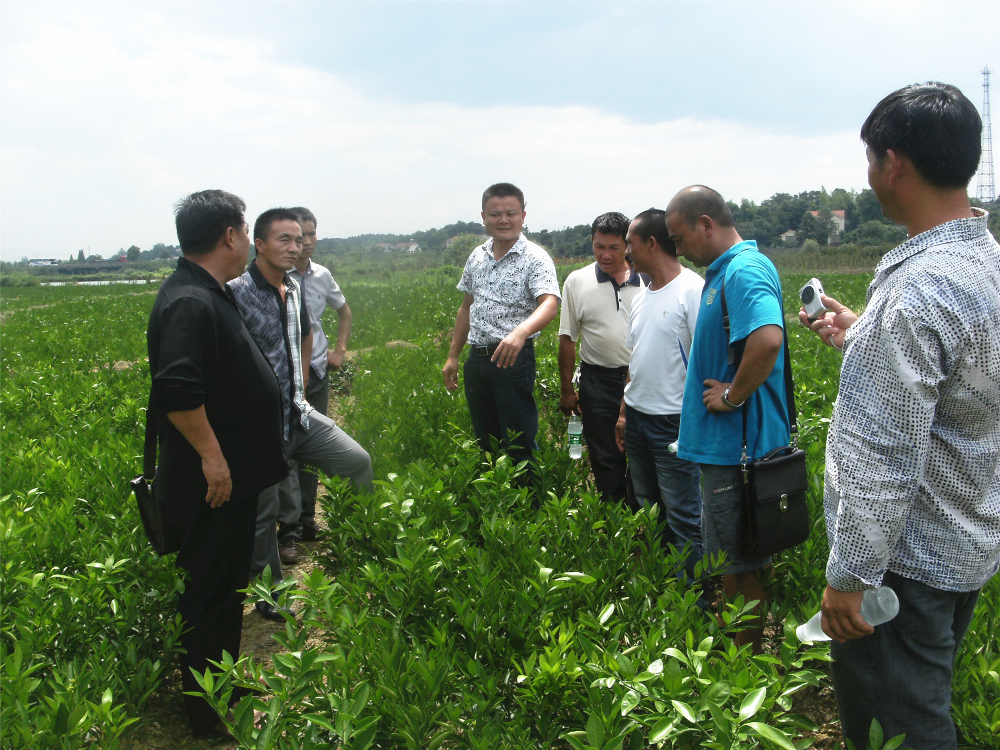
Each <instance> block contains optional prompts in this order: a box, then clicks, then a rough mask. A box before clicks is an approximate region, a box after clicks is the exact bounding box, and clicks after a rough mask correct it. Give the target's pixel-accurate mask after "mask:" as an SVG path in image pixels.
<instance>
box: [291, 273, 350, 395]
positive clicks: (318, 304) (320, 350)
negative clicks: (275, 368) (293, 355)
mask: <svg viewBox="0 0 1000 750" xmlns="http://www.w3.org/2000/svg"><path fill="white" fill-rule="evenodd" d="M288 275H289V276H291V277H292V278H293V279H295V280H296V281H297V282H298V283H299V287H300V288H301V289H302V299H303V301H304V302H305V304H306V309H307V310H308V311H309V323H310V325H311V326H312V336H313V351H312V362H311V363H310V364H311V365H312V368H313V369H314V370H315V371H316V374H318V375H319V376H320V378H323V377H325V376H326V352H327V349H328V348H329V346H330V342H329V341H327V338H326V333H325V332H324V331H323V321H322V320H321V318H322V317H323V312H324V311H325V310H326V308H327V307H329V308H331V309H333V310H339V309H341V308H342V307H343V306H344V305H346V304H347V300H346V299H345V298H344V293H343V292H342V291H340V287H339V286H338V285H337V282H336V281H334V280H333V275H332V274H331V273H330V271H329V270H328V269H327V268H326V267H325V266H321V265H319V264H318V263H313V262H312V261H311V260H310V261H309V268H307V269H306V272H305V274H302V273H300V272H299V271H298V269H296V268H293V269H292V270H291V271H289V272H288Z"/></svg>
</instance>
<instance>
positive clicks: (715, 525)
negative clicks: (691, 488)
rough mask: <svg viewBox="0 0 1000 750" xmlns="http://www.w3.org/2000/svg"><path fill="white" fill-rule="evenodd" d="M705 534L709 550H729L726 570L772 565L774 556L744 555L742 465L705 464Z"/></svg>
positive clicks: (751, 568) (702, 469)
mask: <svg viewBox="0 0 1000 750" xmlns="http://www.w3.org/2000/svg"><path fill="white" fill-rule="evenodd" d="M701 483H702V484H701V497H702V503H701V537H702V542H703V543H704V545H705V552H706V553H708V554H711V555H717V554H718V553H719V552H725V553H726V567H725V570H723V571H720V572H723V573H746V572H747V571H750V570H756V569H757V568H764V567H767V566H768V565H770V564H771V556H770V555H767V556H765V557H747V556H745V555H743V554H741V545H740V542H741V540H742V536H743V523H744V521H743V515H744V511H743V470H742V469H741V468H740V466H739V464H736V465H734V466H718V465H716V464H701Z"/></svg>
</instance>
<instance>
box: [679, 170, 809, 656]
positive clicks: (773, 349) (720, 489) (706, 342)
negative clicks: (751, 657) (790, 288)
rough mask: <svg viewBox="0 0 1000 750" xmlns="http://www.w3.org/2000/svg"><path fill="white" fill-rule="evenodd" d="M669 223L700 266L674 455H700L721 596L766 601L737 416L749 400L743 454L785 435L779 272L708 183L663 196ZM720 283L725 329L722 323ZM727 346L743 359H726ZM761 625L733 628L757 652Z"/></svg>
mask: <svg viewBox="0 0 1000 750" xmlns="http://www.w3.org/2000/svg"><path fill="white" fill-rule="evenodd" d="M666 223H667V231H668V232H669V234H670V239H672V240H673V241H674V243H675V244H676V245H677V254H678V255H679V256H683V257H685V258H687V259H688V260H689V261H691V262H692V263H694V264H695V265H696V266H699V267H705V266H707V269H706V271H705V288H704V290H703V291H702V294H701V306H700V308H699V311H698V323H697V326H696V327H695V332H694V341H693V343H692V346H691V357H690V359H689V361H688V371H687V379H686V380H685V384H684V401H683V405H682V409H681V426H680V433H679V437H678V441H677V443H678V448H677V455H678V456H679V457H680V458H683V459H686V460H688V461H694V462H696V463H698V464H700V465H701V473H702V499H703V502H702V505H703V511H702V537H703V542H704V546H705V552H708V553H711V554H713V555H714V554H718V553H719V552H725V553H726V559H727V561H728V564H727V566H726V569H725V570H726V573H725V575H724V576H723V590H724V592H725V595H726V596H727V597H730V598H731V597H734V596H735V595H737V594H742V595H743V597H744V599H745V600H746V601H752V600H757V601H760V602H763V601H764V600H766V599H767V594H766V593H765V591H764V588H763V586H762V585H761V581H760V578H759V574H760V572H761V569H762V568H766V567H769V566H770V564H771V558H770V557H748V556H745V555H743V554H742V552H741V549H740V538H739V537H740V535H739V532H740V521H741V518H742V505H743V474H742V471H741V461H742V458H743V417H742V414H741V411H742V406H743V404H744V403H746V405H747V445H746V459H747V460H752V459H754V458H760V457H761V456H763V455H764V454H766V453H767V452H768V451H770V450H772V449H773V448H777V447H779V446H782V445H787V444H788V441H789V423H788V409H787V406H786V404H785V386H784V377H785V374H784V359H783V356H782V350H781V348H782V346H783V345H784V332H783V326H784V315H783V313H782V307H781V282H780V281H779V279H778V272H777V270H775V268H774V265H773V264H772V263H771V261H769V260H768V259H767V258H766V257H765V256H764V255H763V254H761V253H760V252H758V251H757V243H756V242H753V241H752V240H751V241H746V242H744V241H743V238H742V237H740V235H739V234H738V233H737V231H736V227H735V226H734V224H733V217H732V214H731V213H730V211H729V207H728V206H727V205H726V202H725V200H723V198H722V196H721V195H719V194H718V193H717V192H716V191H714V190H712V189H711V188H707V187H705V186H704V185H692V186H691V187H687V188H684V189H683V190H681V191H680V192H679V193H678V194H677V195H675V196H674V197H673V199H672V200H671V201H670V205H668V206H667V218H666ZM723 289H725V295H726V305H727V308H728V311H729V321H730V330H729V337H728V339H727V338H726V333H725V329H724V328H723V325H722V298H721V295H722V294H723ZM730 346H732V347H733V348H734V349H736V350H738V351H740V352H742V357H741V358H740V359H739V360H738V361H739V367H738V368H737V367H734V366H733V365H730V364H729V363H728V361H729V357H728V350H729V347H730ZM763 632H764V631H763V628H762V627H761V628H753V629H750V630H745V631H743V632H742V633H739V634H737V637H736V643H737V645H743V644H744V643H751V644H752V645H753V649H754V652H755V653H760V650H761V639H762V637H763Z"/></svg>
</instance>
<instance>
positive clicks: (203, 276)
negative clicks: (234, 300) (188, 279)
mask: <svg viewBox="0 0 1000 750" xmlns="http://www.w3.org/2000/svg"><path fill="white" fill-rule="evenodd" d="M177 267H178V268H183V269H186V270H187V271H188V272H189V273H190V274H191V275H192V276H194V278H195V280H196V281H198V282H199V283H201V284H202V286H205V287H208V288H209V289H212V290H215V291H220V292H225V291H226V290H227V289H228V287H223V286H221V285H220V284H219V282H218V281H216V279H215V277H214V276H213V275H212V274H210V273H209V272H208V271H206V270H205V269H204V268H202V267H201V266H199V265H198V264H197V263H192V262H191V261H189V260H188V259H187V258H184V257H181V258H178V259H177Z"/></svg>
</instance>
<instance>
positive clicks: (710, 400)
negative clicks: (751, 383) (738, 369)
mask: <svg viewBox="0 0 1000 750" xmlns="http://www.w3.org/2000/svg"><path fill="white" fill-rule="evenodd" d="M702 385H704V386H705V388H707V389H708V390H706V391H703V392H702V394H701V400H702V401H703V402H704V404H705V407H706V408H707V409H708V410H709V411H710V412H711V413H712V414H725V413H726V412H727V411H732V409H730V408H729V407H728V406H726V404H725V402H724V401H723V400H722V394H723V393H725V392H726V388H728V387H729V386H730V385H732V383H720V382H719V381H718V380H712V379H709V380H706V381H704V382H703V383H702Z"/></svg>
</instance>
